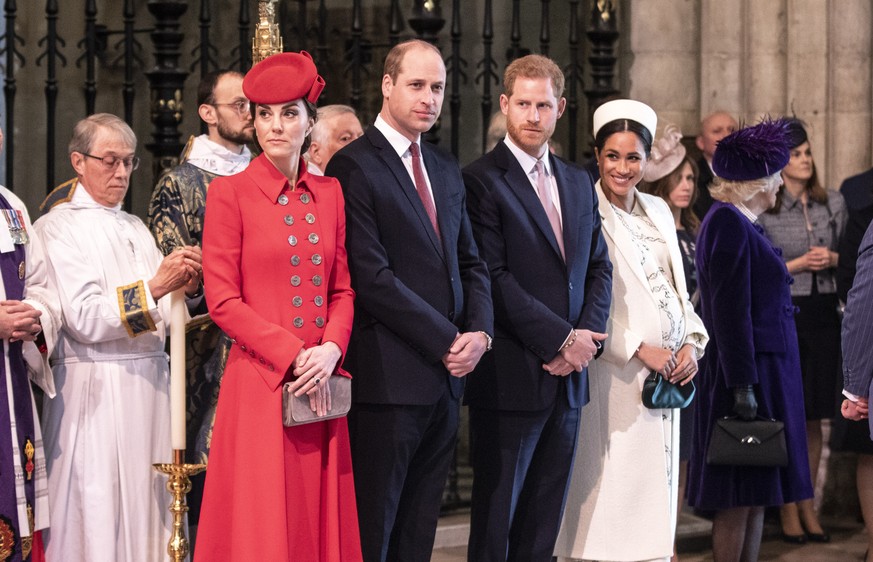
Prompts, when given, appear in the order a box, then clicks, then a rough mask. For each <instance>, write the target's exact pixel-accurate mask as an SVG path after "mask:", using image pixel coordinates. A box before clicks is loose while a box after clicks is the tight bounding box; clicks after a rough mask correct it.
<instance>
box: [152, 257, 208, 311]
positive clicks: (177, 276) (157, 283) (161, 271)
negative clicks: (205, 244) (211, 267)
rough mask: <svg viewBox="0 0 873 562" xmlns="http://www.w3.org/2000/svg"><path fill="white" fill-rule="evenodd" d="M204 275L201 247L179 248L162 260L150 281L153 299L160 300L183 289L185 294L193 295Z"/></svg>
mask: <svg viewBox="0 0 873 562" xmlns="http://www.w3.org/2000/svg"><path fill="white" fill-rule="evenodd" d="M202 273H203V265H202V254H201V252H200V247H199V246H179V247H178V248H176V249H175V250H174V251H172V252H171V253H169V254H168V255H167V256H166V257H164V259H163V260H161V264H160V265H159V266H158V271H157V273H155V276H154V277H152V279H151V280H150V281H149V290H150V291H151V294H152V298H153V299H155V300H158V299H159V298H161V297H163V296H164V295H166V294H168V293H171V292H173V291H175V290H176V289H179V288H182V287H184V288H185V294H187V295H189V296H190V295H193V294H195V293H196V292H197V288H198V287H199V286H200V281H201V274H202Z"/></svg>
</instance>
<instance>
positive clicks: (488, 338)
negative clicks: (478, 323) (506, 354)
mask: <svg viewBox="0 0 873 562" xmlns="http://www.w3.org/2000/svg"><path fill="white" fill-rule="evenodd" d="M479 333H480V334H482V335H483V336H485V351H491V344H492V343H494V338H492V337H491V336H489V335H488V332H483V331H482V330H479Z"/></svg>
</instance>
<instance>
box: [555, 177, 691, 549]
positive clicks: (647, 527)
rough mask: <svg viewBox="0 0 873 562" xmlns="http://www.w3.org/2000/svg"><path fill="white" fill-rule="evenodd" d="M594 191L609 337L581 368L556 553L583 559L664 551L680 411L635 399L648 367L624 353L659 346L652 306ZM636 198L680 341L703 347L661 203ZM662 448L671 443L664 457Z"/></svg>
mask: <svg viewBox="0 0 873 562" xmlns="http://www.w3.org/2000/svg"><path fill="white" fill-rule="evenodd" d="M596 188H597V196H598V197H599V199H600V216H601V218H602V221H603V232H604V233H605V235H606V241H607V246H608V248H609V258H610V260H612V264H613V276H612V278H613V284H612V305H611V307H610V311H609V322H608V324H607V332H608V333H609V339H607V341H606V345H605V347H604V351H603V355H602V356H601V357H600V358H599V359H597V360H596V361H594V362H592V364H591V365H590V366H589V368H588V369H589V381H590V382H589V384H590V391H591V402H590V403H589V404H588V405H587V406H585V408H583V410H582V416H581V422H580V434H579V444H578V447H577V449H576V458H575V462H574V465H573V474H572V477H571V481H570V488H569V492H568V497H567V504H566V508H565V511H564V519H563V522H562V524H561V532H560V535H559V537H558V541H557V544H556V547H555V554H556V555H557V556H559V557H569V558H581V559H585V560H588V559H593V560H651V559H659V558H664V557H667V558H669V557H670V555H671V554H672V552H673V536H674V531H675V525H676V511H677V510H676V499H677V498H676V483H677V478H678V455H679V438H678V432H679V411H678V410H673V411H672V412H671V411H669V410H649V409H647V408H646V407H645V406H643V404H642V400H641V393H642V388H643V382H644V381H645V379H646V376H647V375H648V373H649V370H648V369H647V368H646V367H645V366H644V365H643V363H642V362H641V361H640V360H639V359H636V358H634V357H633V355H634V353H635V352H636V350H637V348H638V347H639V345H640V344H641V343H643V342H645V343H647V344H650V345H658V346H660V345H661V330H660V324H659V322H658V316H659V314H658V304H657V302H656V300H655V298H654V296H653V295H652V293H651V290H650V288H649V283H648V282H647V281H646V276H645V273H644V272H643V269H642V266H641V265H640V263H639V261H638V259H637V258H636V256H635V254H634V250H633V245H632V242H631V238H630V236H629V234H628V233H627V231H626V229H625V228H624V227H623V226H622V225H621V224H620V223H619V222H618V220H617V218H616V216H615V211H614V210H613V209H612V207H611V206H610V204H609V202H608V201H607V199H606V197H605V196H604V194H603V191H602V189H601V187H600V182H598V183H597V186H596ZM636 197H637V198H638V200H639V202H640V206H641V207H642V208H643V209H644V210H645V212H646V215H648V217H649V218H650V219H651V220H652V222H653V223H654V224H655V226H656V227H657V229H658V230H659V231H660V232H661V234H662V235H663V237H664V239H665V240H666V241H667V245H668V247H669V250H670V261H671V265H672V270H673V273H674V280H675V288H676V292H677V294H678V295H679V296H680V298H681V299H682V308H683V310H684V312H685V323H686V334H685V338H684V339H683V341H684V342H694V344H695V345H696V346H700V347H699V348H700V349H702V348H703V345H705V344H706V341H707V336H706V330H705V329H704V327H703V322H702V321H701V320H700V318H699V317H698V316H697V314H695V312H694V308H693V306H692V305H691V303H690V301H689V300H688V291H687V290H686V286H685V275H684V273H683V271H684V270H683V268H682V257H681V255H680V253H679V244H678V241H677V239H676V228H675V223H674V221H673V216H672V214H671V212H670V209H669V207H668V206H667V204H666V203H665V202H664V201H663V200H662V199H660V198H658V197H654V196H651V195H646V194H641V193H639V192H637V193H636ZM664 416H667V418H664ZM671 418H672V423H671V422H670V419H671ZM667 447H671V448H672V451H671V453H672V454H671V455H670V456H669V457H668V456H667V453H666V450H667Z"/></svg>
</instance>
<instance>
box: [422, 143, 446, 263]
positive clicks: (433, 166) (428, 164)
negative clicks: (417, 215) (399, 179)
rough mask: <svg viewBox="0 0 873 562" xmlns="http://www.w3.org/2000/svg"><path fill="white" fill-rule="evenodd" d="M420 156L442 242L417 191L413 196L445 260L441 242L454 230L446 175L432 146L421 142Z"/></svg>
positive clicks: (432, 238) (433, 240)
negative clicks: (427, 179) (425, 170)
mask: <svg viewBox="0 0 873 562" xmlns="http://www.w3.org/2000/svg"><path fill="white" fill-rule="evenodd" d="M421 157H422V159H424V166H425V168H427V177H428V178H429V179H430V189H431V191H432V192H433V203H434V206H435V207H436V212H437V224H439V227H440V237H441V238H442V243H441V241H440V238H437V235H436V232H434V230H433V227H432V226H431V224H430V218H429V217H428V216H427V212H426V211H425V210H424V205H422V204H421V198H420V197H418V192H416V193H415V196H416V197H417V198H418V203H419V207H421V212H422V213H424V217H425V220H426V221H427V226H428V229H427V232H428V234H429V235H430V237H431V241H432V242H433V243H434V245H435V246H436V247H437V248H438V251H439V254H440V257H441V258H443V261H445V253H444V251H443V246H442V244H443V243H445V242H446V237H449V239H451V233H452V232H453V230H454V229H453V227H452V224H451V222H450V221H449V219H450V218H451V217H450V214H451V213H449V210H448V200H449V199H448V198H449V190H448V187H447V185H446V175H445V172H444V170H443V168H442V167H441V166H440V165H439V163H438V162H437V161H436V157H435V156H434V153H433V148H432V147H430V146H428V145H426V144H424V143H422V145H421Z"/></svg>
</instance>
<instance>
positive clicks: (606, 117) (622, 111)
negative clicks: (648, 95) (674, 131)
mask: <svg viewBox="0 0 873 562" xmlns="http://www.w3.org/2000/svg"><path fill="white" fill-rule="evenodd" d="M618 119H630V120H631V121H636V122H637V123H639V124H640V125H642V126H643V127H645V128H646V129H648V130H649V134H651V135H652V138H655V131H656V130H657V128H658V115H657V114H656V113H655V110H654V109H652V108H651V107H649V106H648V105H646V104H644V103H643V102H641V101H636V100H612V101H608V102H606V103H605V104H603V105H601V106H600V107H598V108H597V110H596V111H595V112H594V118H593V119H592V121H593V128H594V136H595V137H596V136H597V133H598V132H600V129H601V128H602V127H603V126H604V125H606V124H607V123H609V122H611V121H616V120H618Z"/></svg>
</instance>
